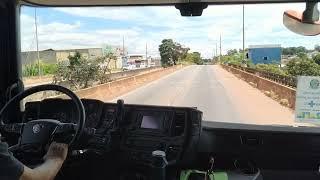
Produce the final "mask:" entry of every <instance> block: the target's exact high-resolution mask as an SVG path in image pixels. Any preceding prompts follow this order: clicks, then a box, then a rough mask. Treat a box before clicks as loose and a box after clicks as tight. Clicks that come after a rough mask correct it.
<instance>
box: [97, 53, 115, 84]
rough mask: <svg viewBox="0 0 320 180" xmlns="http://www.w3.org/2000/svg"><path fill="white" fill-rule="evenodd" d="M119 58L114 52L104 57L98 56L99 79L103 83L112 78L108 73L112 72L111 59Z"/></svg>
mask: <svg viewBox="0 0 320 180" xmlns="http://www.w3.org/2000/svg"><path fill="white" fill-rule="evenodd" d="M115 60H117V57H116V56H115V55H114V54H113V53H112V52H108V53H107V54H106V55H105V56H104V57H98V58H97V59H96V61H97V63H98V64H99V72H98V80H99V81H100V83H101V84H103V83H106V82H108V81H109V80H110V78H109V77H108V74H111V69H110V68H109V64H110V62H111V61H115Z"/></svg>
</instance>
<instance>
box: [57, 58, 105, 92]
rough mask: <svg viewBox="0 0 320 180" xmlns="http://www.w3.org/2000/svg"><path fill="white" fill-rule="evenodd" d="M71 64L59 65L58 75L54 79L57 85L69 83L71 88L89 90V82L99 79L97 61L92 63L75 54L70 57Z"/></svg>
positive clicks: (61, 63)
mask: <svg viewBox="0 0 320 180" xmlns="http://www.w3.org/2000/svg"><path fill="white" fill-rule="evenodd" d="M68 59H69V63H65V62H60V63H58V65H57V71H56V74H55V75H54V77H53V79H54V80H53V82H54V83H55V84H60V83H67V84H68V85H69V86H70V87H71V88H75V89H80V88H87V87H88V86H89V82H93V81H95V80H96V79H97V76H98V73H99V64H98V62H97V61H90V60H88V59H85V58H83V57H82V56H81V54H80V53H78V52H77V53H75V55H74V56H69V57H68Z"/></svg>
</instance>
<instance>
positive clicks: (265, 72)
mask: <svg viewBox="0 0 320 180" xmlns="http://www.w3.org/2000/svg"><path fill="white" fill-rule="evenodd" d="M304 8H305V4H268V5H265V4H263V5H244V6H243V5H220V6H209V7H208V8H206V9H205V10H204V11H203V14H202V16H201V17H182V16H181V15H180V12H179V10H177V9H176V8H174V7H173V6H170V7H166V6H155V7H90V8H89V7H81V8H80V7H79V8H34V7H28V6H23V7H22V9H21V46H22V52H21V62H22V71H23V80H24V84H25V86H26V88H28V87H32V86H35V85H39V84H45V83H55V84H60V85H63V86H66V87H68V88H71V89H72V90H74V91H76V92H77V93H78V95H80V96H81V97H83V98H93V99H98V100H101V101H105V102H115V101H116V100H117V99H124V101H125V103H129V104H148V105H164V106H188V107H197V108H198V109H199V110H201V111H203V119H204V120H205V121H218V122H234V123H244V124H257V125H290V126H292V125H297V123H296V122H295V119H298V117H305V116H309V117H312V118H315V119H317V118H318V117H319V118H320V114H319V113H318V114H312V113H311V114H310V113H309V114H308V110H306V109H305V111H302V112H299V113H296V114H295V111H294V109H295V108H296V89H297V77H299V76H301V75H306V76H313V77H314V76H319V75H320V65H319V64H320V54H319V51H320V46H319V45H318V44H319V37H318V36H312V37H307V36H301V35H298V34H295V33H293V32H291V31H289V30H288V29H286V27H285V26H284V25H283V22H282V20H283V13H284V11H286V10H288V9H293V10H298V11H303V10H304ZM243 49H244V51H243ZM310 85H312V87H314V89H317V87H318V85H319V82H318V80H314V81H312V83H310ZM56 96H59V95H57V94H54V93H46V94H41V95H38V96H33V97H32V98H30V100H37V99H39V98H40V99H41V98H45V97H56ZM297 102H298V104H299V105H305V106H306V108H307V107H309V108H318V106H320V101H319V102H317V99H309V100H308V101H303V102H302V101H301V102H300V100H299V101H297ZM312 110H314V109H312ZM314 112H317V111H316V110H315V111H314ZM298 124H299V123H298ZM303 125H307V126H309V125H310V126H312V124H308V123H305V124H303Z"/></svg>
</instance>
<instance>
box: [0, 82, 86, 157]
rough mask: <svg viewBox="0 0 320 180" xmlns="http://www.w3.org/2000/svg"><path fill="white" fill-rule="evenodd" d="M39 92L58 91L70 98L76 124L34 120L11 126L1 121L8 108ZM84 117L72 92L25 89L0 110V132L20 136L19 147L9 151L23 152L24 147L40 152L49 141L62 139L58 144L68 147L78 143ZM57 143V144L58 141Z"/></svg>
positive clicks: (45, 87)
mask: <svg viewBox="0 0 320 180" xmlns="http://www.w3.org/2000/svg"><path fill="white" fill-rule="evenodd" d="M41 91H58V92H61V93H63V94H65V95H67V96H68V97H70V98H71V100H72V101H73V102H74V105H75V108H76V117H77V124H74V123H61V122H59V121H58V120H54V119H35V120H31V121H28V122H25V123H23V122H22V123H13V124H12V123H5V122H4V121H3V120H2V117H3V116H4V114H5V113H6V112H7V111H8V109H9V108H11V107H12V106H17V105H18V104H19V102H21V100H23V99H24V98H25V97H27V96H29V95H31V94H34V93H37V92H41ZM85 117H86V114H85V109H84V106H83V104H82V102H81V100H80V99H79V97H78V96H77V95H76V94H75V93H74V92H72V91H71V90H69V89H67V88H65V87H62V86H58V85H53V84H45V85H39V86H34V87H31V88H29V89H26V90H25V91H23V92H21V93H19V94H17V95H16V96H14V97H13V98H12V99H10V100H9V101H8V102H7V103H6V104H5V105H4V106H3V107H2V109H0V130H1V131H3V132H8V133H12V134H18V135H20V138H19V146H13V147H11V148H10V149H12V150H14V149H18V150H24V148H25V147H26V148H27V147H35V148H38V149H40V150H39V151H41V150H42V149H43V147H44V146H45V145H47V144H48V143H50V141H52V140H53V141H57V140H56V139H59V138H62V141H60V142H62V143H67V144H69V146H70V145H72V144H73V143H74V142H76V141H78V139H79V137H80V136H81V134H82V132H83V131H84V126H85ZM9 122H10V121H9ZM57 142H59V140H58V141H57ZM32 149H33V148H32Z"/></svg>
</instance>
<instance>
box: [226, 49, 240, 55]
mask: <svg viewBox="0 0 320 180" xmlns="http://www.w3.org/2000/svg"><path fill="white" fill-rule="evenodd" d="M237 53H238V51H237V49H229V50H228V51H227V54H228V56H232V55H235V54H237Z"/></svg>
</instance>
